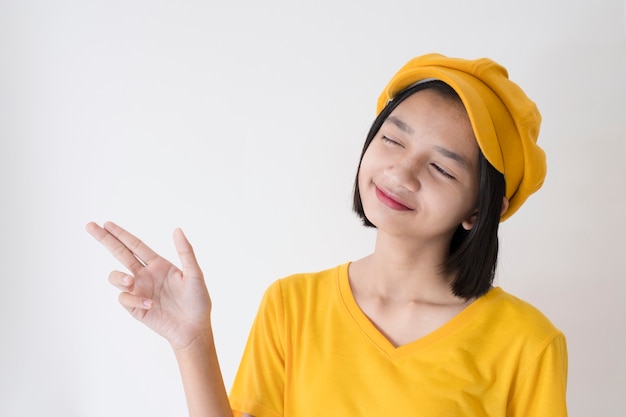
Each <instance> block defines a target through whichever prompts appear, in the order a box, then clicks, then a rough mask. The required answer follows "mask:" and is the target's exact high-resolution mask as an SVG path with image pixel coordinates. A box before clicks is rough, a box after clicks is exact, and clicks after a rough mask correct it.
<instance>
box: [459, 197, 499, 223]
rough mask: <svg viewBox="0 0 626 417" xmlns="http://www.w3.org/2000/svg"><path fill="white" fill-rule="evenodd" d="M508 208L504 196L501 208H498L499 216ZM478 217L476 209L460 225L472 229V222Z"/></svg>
mask: <svg viewBox="0 0 626 417" xmlns="http://www.w3.org/2000/svg"><path fill="white" fill-rule="evenodd" d="M508 209H509V200H508V198H506V197H503V198H502V208H501V209H500V217H502V215H503V214H504V213H506V211H507V210H508ZM477 218H478V211H475V212H473V213H472V214H471V215H470V216H469V217H468V218H467V219H466V220H463V222H462V223H461V226H463V229H465V230H472V227H474V224H475V223H476V219H477Z"/></svg>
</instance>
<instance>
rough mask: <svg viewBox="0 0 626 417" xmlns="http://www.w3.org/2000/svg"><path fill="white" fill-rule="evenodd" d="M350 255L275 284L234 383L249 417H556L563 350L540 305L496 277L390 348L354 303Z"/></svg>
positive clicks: (236, 399) (562, 407)
mask: <svg viewBox="0 0 626 417" xmlns="http://www.w3.org/2000/svg"><path fill="white" fill-rule="evenodd" d="M348 265H349V264H344V265H340V266H338V267H336V268H333V269H329V270H326V271H322V272H319V273H314V274H299V275H294V276H291V277H287V278H284V279H282V280H278V281H276V282H275V283H274V284H272V285H271V286H270V287H269V288H268V290H267V292H266V294H265V295H264V297H263V300H262V302H261V306H260V309H259V313H258V315H257V317H256V319H255V322H254V324H253V326H252V330H251V332H250V337H249V339H248V343H247V345H246V349H245V351H244V355H243V359H242V361H241V365H240V368H239V371H238V373H237V376H236V378H235V381H234V384H233V387H232V390H231V393H230V399H231V405H232V408H233V410H238V411H235V415H236V416H237V415H241V412H245V413H248V414H251V415H253V416H255V417H279V416H284V417H313V416H316V417H318V416H319V417H328V416H342V417H356V416H359V417H367V416H372V417H374V416H375V417H386V416H427V417H436V416H437V417H444V416H445V417H448V416H450V417H453V416H454V417H459V416H463V417H473V416H488V417H497V416H518V417H546V416H550V417H561V416H566V415H567V410H566V403H565V391H566V379H567V349H566V344H565V338H564V336H563V334H562V333H561V332H560V331H559V330H558V329H556V328H555V327H554V326H553V325H552V324H551V323H550V321H548V319H547V318H545V316H543V315H542V314H541V313H540V312H539V311H538V310H537V309H535V308H534V307H532V306H531V305H529V304H528V303H525V302H524V301H521V300H519V299H518V298H515V297H513V296H512V295H509V294H507V293H506V292H504V291H503V290H502V289H500V288H493V289H492V290H490V291H489V292H488V293H487V294H486V295H485V296H483V297H481V298H479V299H478V300H476V301H475V302H474V303H472V304H471V305H470V306H468V307H467V308H466V309H465V310H463V311H462V312H461V313H459V314H458V315H457V316H456V317H454V318H453V319H452V320H450V321H449V322H448V323H446V324H445V325H443V326H442V327H440V328H439V329H437V330H436V331H434V332H432V333H431V334H429V335H427V336H425V337H423V338H421V339H419V340H416V341H414V342H412V343H409V344H407V345H403V346H400V347H394V346H393V345H392V344H391V343H390V342H389V341H388V340H387V339H386V338H385V337H384V336H383V335H382V334H381V333H380V331H378V330H377V328H376V327H375V326H374V325H373V324H372V323H371V322H370V321H369V319H368V318H367V317H366V316H365V315H364V314H363V312H362V311H361V310H360V309H359V307H358V305H357V303H356V301H355V300H354V298H353V296H352V292H351V290H350V284H349V281H348Z"/></svg>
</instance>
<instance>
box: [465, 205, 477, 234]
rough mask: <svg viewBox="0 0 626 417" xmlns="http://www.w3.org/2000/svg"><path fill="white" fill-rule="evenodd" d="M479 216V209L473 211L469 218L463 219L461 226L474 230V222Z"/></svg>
mask: <svg viewBox="0 0 626 417" xmlns="http://www.w3.org/2000/svg"><path fill="white" fill-rule="evenodd" d="M477 218H478V210H477V211H475V212H473V213H472V214H471V215H470V216H469V217H468V218H467V219H465V220H463V221H462V222H461V226H463V229H465V230H468V231H469V230H472V227H474V223H476V219H477Z"/></svg>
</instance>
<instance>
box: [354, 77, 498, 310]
mask: <svg viewBox="0 0 626 417" xmlns="http://www.w3.org/2000/svg"><path fill="white" fill-rule="evenodd" d="M425 89H431V90H434V91H436V92H438V93H439V94H440V95H442V96H443V97H446V98H450V99H452V100H456V101H458V103H460V104H461V105H463V102H462V101H461V98H460V97H459V95H458V94H457V92H456V91H454V89H453V88H452V87H450V86H449V85H448V84H446V83H444V82H443V81H439V80H432V81H426V82H422V83H419V84H416V85H413V86H410V87H408V88H406V89H404V90H403V91H401V92H400V93H398V94H397V95H396V97H394V99H393V100H391V101H390V102H389V103H387V105H386V106H385V108H383V110H382V111H381V112H380V113H379V114H378V116H377V117H376V119H374V122H373V123H372V126H371V127H370V130H369V132H368V134H367V137H366V138H365V143H364V145H363V150H362V151H361V157H360V159H359V165H358V168H357V172H356V177H355V180H354V193H353V206H352V207H353V210H354V212H355V213H356V214H357V215H358V217H359V218H360V219H361V221H362V222H363V225H365V226H366V227H376V226H375V225H374V224H373V223H372V222H370V221H369V219H368V218H367V216H366V215H365V211H364V210H363V203H362V202H361V194H360V191H359V172H360V170H361V161H362V160H363V155H365V152H366V151H367V148H368V147H369V145H370V143H371V142H372V140H373V139H374V137H376V135H377V134H378V131H379V130H380V127H381V126H382V124H383V123H384V122H385V120H386V119H387V117H389V115H390V114H391V112H392V111H393V110H394V109H395V108H396V107H397V106H398V105H399V104H400V103H402V102H403V101H404V100H406V99H407V98H408V97H410V96H411V95H413V94H415V93H417V92H418V91H421V90H425ZM478 167H479V169H478V171H479V172H478V176H479V178H478V180H479V189H478V201H477V210H478V215H477V218H476V221H475V223H474V226H473V227H472V229H470V230H466V229H464V228H463V226H462V225H461V224H459V225H458V227H457V229H456V231H455V232H454V234H453V236H452V240H451V242H450V253H449V257H448V258H447V259H446V260H445V261H444V262H443V264H442V265H441V270H442V272H443V273H444V274H446V275H448V276H450V277H452V278H451V281H450V288H451V290H452V293H453V294H454V295H456V296H458V297H461V298H464V299H468V300H469V299H471V298H475V297H480V296H482V295H484V294H486V293H487V292H488V291H489V289H490V288H491V286H492V284H493V280H494V277H495V271H496V265H497V261H498V226H499V225H500V213H501V210H502V203H503V199H504V193H505V180H504V175H503V174H502V173H500V172H498V171H497V170H496V169H495V168H494V167H493V166H492V165H491V164H490V163H489V161H487V159H486V158H485V156H484V155H483V153H482V152H480V151H479V156H478Z"/></svg>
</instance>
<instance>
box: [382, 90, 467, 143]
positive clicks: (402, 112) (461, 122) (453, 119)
mask: <svg viewBox="0 0 626 417" xmlns="http://www.w3.org/2000/svg"><path fill="white" fill-rule="evenodd" d="M383 126H392V127H393V128H397V129H399V130H400V131H402V132H403V133H405V134H407V135H409V136H415V137H416V138H418V139H421V140H432V141H441V142H445V143H446V144H447V146H453V147H455V148H457V147H458V148H465V149H467V151H470V152H471V153H472V154H476V153H477V152H478V143H477V141H476V137H475V135H474V131H473V128H472V125H471V122H470V119H469V116H468V115H467V111H466V110H465V107H464V106H463V103H462V102H461V101H460V99H458V98H456V97H454V96H450V95H447V94H445V93H442V92H439V91H437V90H435V89H431V88H428V89H424V90H420V91H418V92H416V93H414V94H412V95H411V96H409V97H407V98H406V99H405V100H404V101H402V102H401V103H399V104H398V106H397V107H396V108H395V109H394V110H393V111H392V112H391V114H390V115H389V116H388V117H387V118H386V119H385V121H384V122H383Z"/></svg>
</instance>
